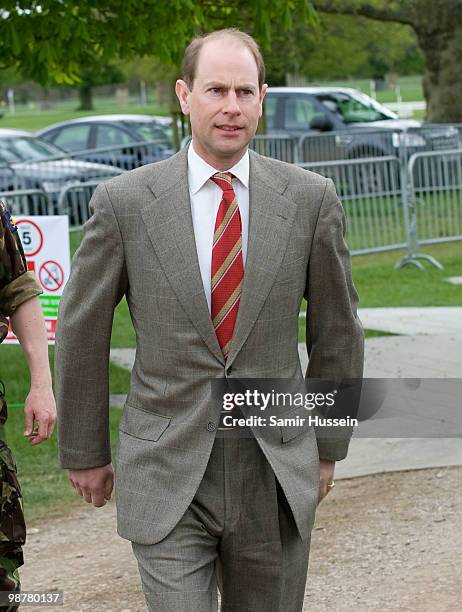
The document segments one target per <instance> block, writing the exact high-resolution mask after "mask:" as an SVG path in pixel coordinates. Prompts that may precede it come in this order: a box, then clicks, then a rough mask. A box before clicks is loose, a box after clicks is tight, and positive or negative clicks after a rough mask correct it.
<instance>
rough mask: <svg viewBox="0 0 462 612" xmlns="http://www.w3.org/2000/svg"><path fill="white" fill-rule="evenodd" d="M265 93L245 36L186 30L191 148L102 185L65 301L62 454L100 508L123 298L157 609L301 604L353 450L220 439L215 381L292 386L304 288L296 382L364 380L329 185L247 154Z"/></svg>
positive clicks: (121, 456)
mask: <svg viewBox="0 0 462 612" xmlns="http://www.w3.org/2000/svg"><path fill="white" fill-rule="evenodd" d="M266 88H267V86H266V85H265V84H264V65H263V61H262V58H261V55H260V52H259V50H258V47H257V45H256V43H255V42H254V41H253V39H252V38H250V37H249V36H247V35H245V34H243V33H241V32H238V31H236V30H225V31H220V32H215V33H212V34H211V35H208V36H206V37H201V38H198V39H195V40H193V41H192V43H191V44H190V45H189V47H188V48H187V50H186V52H185V60H184V78H183V79H180V80H178V81H177V84H176V92H177V95H178V98H179V101H180V104H181V108H182V111H183V113H184V114H186V115H189V117H190V120H191V126H192V143H191V145H190V146H189V148H187V149H185V150H182V151H180V152H179V153H178V154H176V155H175V156H173V157H172V158H170V159H168V160H166V161H162V162H160V163H157V164H152V165H148V166H144V167H142V168H139V169H137V170H134V171H131V172H127V173H125V174H123V175H121V176H119V177H117V178H115V179H112V180H111V181H109V182H106V183H104V184H102V185H100V186H99V187H98V188H97V190H96V191H95V194H94V196H93V198H92V202H91V209H92V217H91V218H90V220H89V221H88V223H87V225H86V228H85V236H84V239H83V242H82V244H81V246H80V248H79V250H78V252H77V254H76V256H75V259H74V262H73V270H72V274H71V278H70V280H69V282H68V285H67V287H66V290H65V294H64V297H63V300H62V304H61V311H60V316H59V324H58V331H57V354H56V383H57V400H58V407H59V434H60V456H61V462H62V465H63V467H66V468H69V469H70V480H71V482H72V484H73V486H74V487H75V488H76V490H77V492H78V493H79V494H80V495H82V496H83V497H84V498H85V500H86V501H87V502H89V503H93V505H95V506H102V505H104V504H105V503H106V501H107V500H108V499H109V498H110V496H111V491H112V487H113V472H112V468H111V453H110V441H109V431H108V429H109V428H108V403H109V397H108V360H109V347H110V338H111V328H112V320H113V313H114V308H115V306H116V305H117V303H118V302H119V301H120V300H121V299H122V297H123V296H126V298H127V302H128V305H129V308H130V314H131V318H132V322H133V326H134V329H135V332H136V358H135V364H134V367H133V371H132V376H131V384H130V390H129V393H128V397H127V401H126V404H125V406H124V410H123V414H122V418H121V422H120V428H119V445H118V449H117V457H116V461H115V467H116V469H115V474H116V477H115V491H116V502H117V516H118V532H119V534H120V535H121V536H122V537H123V538H127V539H129V540H131V541H132V545H133V550H134V554H135V556H136V558H137V560H138V564H139V569H140V574H141V579H142V583H143V589H144V592H145V595H146V601H147V603H148V606H149V609H150V610H156V611H159V612H212V611H214V610H216V609H217V584H218V586H219V588H220V591H221V595H222V608H221V609H222V611H226V612H231V611H234V612H236V611H237V612H247V611H253V612H300V611H301V609H302V606H303V595H304V588H305V581H306V573H307V566H308V554H309V548H310V538H311V530H312V527H313V523H314V518H315V510H316V506H317V504H318V503H319V501H320V500H321V499H322V498H323V497H324V496H325V495H326V493H327V492H328V490H329V488H330V487H332V486H333V485H332V479H333V475H334V466H335V461H337V460H340V459H343V458H344V457H345V456H346V453H347V448H348V443H349V439H348V435H346V436H344V437H341V438H339V437H337V438H334V439H333V438H328V437H326V436H325V435H324V436H323V431H322V428H317V429H315V428H313V427H295V428H294V427H284V426H281V427H279V426H278V427H271V428H270V427H268V428H267V430H268V431H267V432H265V433H264V434H263V433H262V435H255V436H253V435H252V436H250V437H249V436H247V437H244V436H241V437H239V436H237V437H231V438H229V437H226V436H220V435H217V430H218V428H219V422H220V410H221V406H220V405H219V402H217V401H215V400H214V399H213V397H212V395H211V381H212V380H214V379H221V380H228V381H229V382H230V383H232V381H233V380H235V379H243V378H260V379H261V378H263V379H292V380H301V381H303V374H302V372H301V367H300V362H299V357H298V350H297V343H298V312H299V309H300V304H301V301H302V298H303V297H305V298H306V299H307V301H308V308H307V319H306V320H307V347H308V353H309V366H308V372H307V376H308V377H316V378H333V379H336V380H338V379H341V378H345V377H351V378H356V377H360V376H361V375H362V362H363V333H362V329H361V325H360V322H359V320H358V318H357V316H356V305H357V294H356V292H355V289H354V287H353V283H352V280H351V270H350V261H349V254H348V250H347V247H346V245H345V242H344V239H343V234H344V215H343V211H342V207H341V204H340V203H339V200H338V198H337V196H336V193H335V189H334V187H333V184H332V181H330V180H328V179H325V178H323V177H321V176H319V175H316V174H314V173H311V172H307V171H305V170H302V169H300V168H297V167H296V166H292V165H289V164H285V163H282V162H278V161H275V160H271V159H268V158H265V157H262V156H260V155H257V154H255V153H253V152H250V151H249V150H248V143H249V141H250V140H251V138H252V137H253V136H254V134H255V131H256V128H257V123H258V119H259V117H260V116H261V113H262V103H263V98H264V96H265V92H266ZM251 429H252V430H253V432H254V433H255V434H256V429H255V430H254V428H251ZM270 430H271V431H270ZM326 554H328V551H327V553H326Z"/></svg>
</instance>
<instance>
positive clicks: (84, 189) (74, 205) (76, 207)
mask: <svg viewBox="0 0 462 612" xmlns="http://www.w3.org/2000/svg"><path fill="white" fill-rule="evenodd" d="M100 182H101V181H87V182H86V183H80V184H78V185H69V186H68V187H65V188H64V189H63V190H62V191H61V193H60V195H59V200H58V210H59V214H60V215H69V225H70V231H71V232H72V231H77V230H79V229H81V227H82V225H84V224H85V223H86V221H88V219H89V218H90V210H89V207H88V205H89V203H90V200H91V196H92V195H93V193H94V191H95V189H96V187H97V186H98V185H99V183H100Z"/></svg>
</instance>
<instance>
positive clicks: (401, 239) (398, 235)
mask: <svg viewBox="0 0 462 612" xmlns="http://www.w3.org/2000/svg"><path fill="white" fill-rule="evenodd" d="M299 166H301V167H302V168H305V169H307V170H311V171H313V172H317V173H319V174H322V175H323V176H327V177H329V178H331V179H332V180H333V181H334V184H335V187H336V189H337V193H338V195H339V197H340V199H341V201H342V204H343V208H344V211H345V216H346V220H347V241H348V245H349V248H350V252H351V254H352V255H363V254H366V253H378V252H381V251H389V250H393V249H400V248H403V247H405V246H406V219H405V210H404V207H403V198H402V191H401V189H400V187H399V176H400V162H399V160H398V159H397V158H396V157H392V156H388V157H380V158H373V157H370V158H364V159H357V160H343V161H333V162H323V163H303V164H299Z"/></svg>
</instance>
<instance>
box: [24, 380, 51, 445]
mask: <svg viewBox="0 0 462 612" xmlns="http://www.w3.org/2000/svg"><path fill="white" fill-rule="evenodd" d="M55 421H56V404H55V398H54V396H53V391H52V389H51V386H46V387H44V388H39V387H31V390H30V391H29V395H28V396H27V398H26V403H25V406H24V427H25V428H24V435H25V436H26V437H28V438H29V441H30V443H31V444H33V445H34V446H35V445H37V444H40V443H41V442H43V441H44V440H48V438H50V437H51V434H52V433H53V429H54V426H55Z"/></svg>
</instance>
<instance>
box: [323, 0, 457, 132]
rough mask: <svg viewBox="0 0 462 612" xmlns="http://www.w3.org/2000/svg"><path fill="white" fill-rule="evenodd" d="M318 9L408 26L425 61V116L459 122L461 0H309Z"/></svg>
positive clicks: (431, 118)
mask: <svg viewBox="0 0 462 612" xmlns="http://www.w3.org/2000/svg"><path fill="white" fill-rule="evenodd" d="M313 5H314V6H315V8H316V9H317V10H318V11H321V12H324V13H330V14H340V15H354V16H362V17H367V18H369V19H373V20H376V21H382V22H392V23H401V24H404V25H407V26H410V27H411V28H412V29H413V30H414V32H415V34H416V36H417V41H418V44H419V47H420V49H421V51H422V54H423V57H424V63H425V75H424V81H423V85H424V94H425V98H426V101H427V118H428V119H430V120H432V121H450V122H462V106H461V104H460V99H461V96H462V73H461V70H460V62H461V59H462V0H441V1H440V2H436V1H435V0H369V1H365V0H313Z"/></svg>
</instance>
